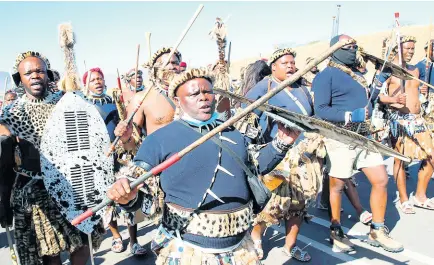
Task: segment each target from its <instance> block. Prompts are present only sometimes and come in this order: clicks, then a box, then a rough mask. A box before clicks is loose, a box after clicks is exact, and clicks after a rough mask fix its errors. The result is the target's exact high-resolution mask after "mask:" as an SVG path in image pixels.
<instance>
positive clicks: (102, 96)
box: [83, 67, 146, 255]
mask: <svg viewBox="0 0 434 265" xmlns="http://www.w3.org/2000/svg"><path fill="white" fill-rule="evenodd" d="M87 79H89V82H87ZM86 84H87V85H88V95H87V96H86V99H87V101H88V102H89V103H91V104H92V105H94V106H95V108H96V109H97V110H98V112H99V113H100V115H101V118H102V119H103V120H104V122H105V124H106V126H107V131H108V133H109V136H110V141H111V142H113V141H114V139H115V138H116V134H117V130H116V127H117V126H118V124H119V122H120V118H119V113H118V110H117V108H116V104H115V102H114V101H113V99H112V98H111V97H110V96H109V95H107V94H106V93H105V87H106V85H105V78H104V73H103V71H102V70H101V69H100V68H98V67H96V68H91V69H89V71H87V72H85V73H84V75H83V85H86ZM120 126H122V125H120ZM129 140H130V141H131V140H132V139H131V138H129V137H122V138H121V142H120V143H119V145H121V146H123V145H124V144H127V143H128V141H129ZM120 155H121V154H119V153H116V154H115V159H114V160H115V161H114V171H115V172H117V171H119V168H120V166H121V165H120V163H119V158H120V157H119V156H120ZM104 217H105V218H104V226H105V227H108V228H109V229H110V231H111V233H112V236H113V238H112V244H111V250H112V251H113V252H115V253H121V252H123V251H124V250H125V248H124V245H123V242H122V236H121V234H120V233H119V229H118V221H120V220H124V223H126V226H127V227H128V233H129V235H130V244H129V246H130V252H131V254H133V255H144V254H146V249H145V248H144V247H142V246H141V245H140V244H139V242H138V240H137V223H136V222H135V214H134V213H125V212H121V210H120V209H119V206H117V205H111V206H109V207H107V209H106V211H105V212H104Z"/></svg>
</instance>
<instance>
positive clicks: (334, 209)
mask: <svg viewBox="0 0 434 265" xmlns="http://www.w3.org/2000/svg"><path fill="white" fill-rule="evenodd" d="M329 178H330V208H331V223H332V224H334V225H337V224H340V223H341V204H342V190H343V189H344V186H345V181H344V180H342V179H338V178H334V177H332V176H330V177H329Z"/></svg>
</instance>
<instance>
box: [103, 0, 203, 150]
mask: <svg viewBox="0 0 434 265" xmlns="http://www.w3.org/2000/svg"><path fill="white" fill-rule="evenodd" d="M202 8H203V5H200V6H199V9H198V11H196V13H195V14H194V16H193V18H192V20H191V21H190V22H189V23H188V25H187V28H186V29H185V30H184V32H183V33H182V34H181V38H180V40H179V41H178V42H177V44H176V45H175V47H178V46H179V44H181V41H182V40H183V39H184V37H185V35H186V34H187V32H188V30H189V29H190V28H191V26H192V25H193V23H194V21H195V20H196V18H197V16H198V15H199V12H200V11H201V10H202ZM149 36H150V35H149ZM175 50H176V49H173V50H172V52H171V53H170V54H172V55H173V53H174V52H175ZM137 54H138V52H137ZM172 55H170V56H169V57H168V59H170V58H171V57H172ZM167 62H168V60H166V64H167ZM137 65H138V64H137ZM136 69H137V68H136ZM136 77H137V70H136ZM136 86H137V79H136ZM149 91H151V88H150V87H149V88H147V89H146V92H145V93H144V95H143V97H142V98H141V99H140V101H139V102H138V103H137V105H136V107H135V108H134V110H133V112H132V113H131V115H130V116H129V117H128V119H127V123H128V124H129V123H130V122H131V121H132V120H133V117H134V115H135V114H136V113H137V111H138V110H139V109H140V106H141V105H142V103H143V101H144V100H145V98H146V96H147V95H148V93H149ZM120 139H121V136H117V137H116V139H115V140H114V141H113V143H112V144H111V145H110V148H109V150H108V152H107V154H106V156H107V157H108V156H110V154H111V153H112V152H113V151H114V150H115V148H116V144H117V143H118V142H119V140H120Z"/></svg>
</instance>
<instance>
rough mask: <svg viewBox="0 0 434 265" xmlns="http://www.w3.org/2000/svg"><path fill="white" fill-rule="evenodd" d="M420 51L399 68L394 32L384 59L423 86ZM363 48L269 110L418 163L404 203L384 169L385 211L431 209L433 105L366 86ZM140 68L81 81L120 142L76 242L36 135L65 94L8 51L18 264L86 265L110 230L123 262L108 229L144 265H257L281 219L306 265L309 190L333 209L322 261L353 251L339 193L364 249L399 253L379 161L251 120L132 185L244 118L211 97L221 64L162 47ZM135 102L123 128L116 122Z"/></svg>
mask: <svg viewBox="0 0 434 265" xmlns="http://www.w3.org/2000/svg"><path fill="white" fill-rule="evenodd" d="M347 39H352V38H351V37H349V36H347V35H338V36H335V37H333V38H332V39H331V40H330V46H332V45H334V44H335V43H337V42H338V41H340V40H347ZM429 44H430V43H427V44H426V45H425V52H426V58H425V59H424V60H423V61H422V62H420V63H419V64H418V65H416V66H414V65H411V64H410V61H411V60H412V57H413V55H414V51H415V45H416V39H415V38H414V37H411V36H401V37H400V39H399V41H398V42H397V44H395V46H394V47H392V49H391V52H390V53H388V55H389V58H387V60H389V61H390V62H392V63H394V64H396V65H399V66H400V67H402V68H404V69H406V70H407V71H409V72H410V73H411V74H412V75H413V76H415V77H416V78H418V79H421V80H426V79H425V74H427V73H428V75H430V74H431V71H432V64H431V63H429V71H426V69H425V66H426V60H428V61H432V60H433V59H434V58H433V52H432V47H433V45H429ZM399 46H400V47H399ZM361 50H362V48H361V47H359V46H358V45H357V43H356V42H354V43H351V44H348V45H346V46H343V47H342V48H340V49H338V50H337V51H335V52H334V53H333V54H332V55H331V56H330V57H329V58H328V59H327V66H326V67H325V68H324V69H322V70H321V71H320V70H319V69H318V67H314V68H312V69H311V71H310V72H309V73H308V74H306V75H304V76H303V77H302V78H300V79H299V80H297V81H296V82H294V83H293V84H292V85H290V86H288V87H287V88H285V89H284V90H282V91H281V92H279V93H277V94H276V95H275V96H274V97H272V98H270V100H269V101H268V102H267V103H268V104H270V105H274V106H277V107H281V108H284V109H286V110H288V111H291V112H296V113H299V114H302V115H306V116H314V117H316V118H318V119H322V120H324V121H327V122H330V123H332V124H334V125H335V126H338V127H341V128H344V129H347V130H350V131H353V132H357V133H358V134H360V135H362V136H365V137H370V138H374V139H377V140H379V141H382V142H383V143H384V144H388V145H389V146H391V147H392V148H394V149H395V150H396V151H398V152H400V153H401V154H403V155H405V156H407V157H410V158H411V159H413V160H417V161H421V164H420V169H419V172H418V181H417V188H416V192H415V195H414V196H412V197H411V198H409V196H408V194H407V188H406V178H407V177H406V166H407V165H406V164H405V163H404V162H402V161H401V160H399V159H395V161H394V167H393V175H394V180H395V182H396V185H397V189H398V192H399V201H398V203H397V206H398V208H399V209H400V210H401V211H402V212H403V213H405V214H414V213H415V210H414V207H420V208H423V209H428V210H433V209H434V200H432V199H429V198H427V196H426V191H427V186H428V182H429V180H430V178H431V176H432V174H433V164H432V162H433V151H434V150H433V136H432V132H433V130H432V127H430V126H429V125H430V123H431V122H433V121H434V120H433V119H432V113H431V103H430V100H432V98H431V96H430V95H432V93H430V90H429V88H428V87H427V86H426V85H422V84H421V83H420V82H419V81H418V80H417V79H414V80H405V81H403V80H401V79H399V78H398V77H396V76H395V75H393V72H392V71H391V69H388V68H387V67H386V68H384V69H380V67H377V68H378V69H376V73H375V79H374V82H372V84H369V83H368V81H367V80H366V79H365V75H366V73H367V68H366V64H367V60H366V58H364V57H363V53H361V52H360V51H361ZM399 52H401V54H400V55H399ZM170 55H171V57H169V56H170ZM399 58H402V62H400V61H399ZM295 60H296V51H295V50H294V49H292V48H281V49H277V50H275V51H274V52H273V53H272V55H271V56H270V57H269V58H268V59H267V60H265V59H263V60H258V61H256V62H254V63H252V64H250V65H248V66H247V67H245V68H244V69H243V72H242V77H241V85H240V86H239V87H234V86H231V87H229V90H230V91H235V92H237V94H238V95H241V96H243V97H246V98H247V99H250V100H257V99H259V98H260V97H261V96H263V95H265V94H266V93H267V92H268V91H271V90H273V89H274V88H276V87H277V86H278V85H279V84H280V83H282V82H283V81H285V80H287V79H288V78H291V76H293V75H294V74H295V73H296V72H297V71H298V69H297V67H296V61H295ZM308 60H312V58H310V59H308ZM144 67H145V68H146V69H147V70H148V77H147V79H146V80H144V78H143V72H142V71H137V70H136V69H137V68H132V69H131V70H129V71H127V72H126V73H125V74H124V75H122V77H121V79H122V85H121V87H119V88H115V89H107V87H106V85H105V82H106V80H105V78H104V72H103V69H100V68H91V69H90V70H88V71H87V72H86V73H85V74H84V75H83V76H82V78H81V82H82V86H83V87H85V90H84V93H83V94H84V96H85V99H86V100H87V101H88V102H89V103H90V104H93V105H95V107H96V108H97V109H98V110H99V113H100V114H101V116H102V118H103V120H104V121H105V123H106V125H107V130H108V133H109V135H110V138H111V141H114V139H115V138H116V137H120V141H119V142H118V144H117V145H116V150H115V155H114V160H115V161H114V164H113V165H114V171H115V172H116V180H115V182H114V183H113V184H112V185H111V186H110V188H109V189H108V191H107V196H108V197H109V198H110V199H112V200H113V201H114V203H112V204H111V205H109V206H108V207H107V208H106V210H105V213H106V214H105V215H104V217H103V218H102V220H101V221H100V226H98V228H96V229H95V230H94V231H93V232H92V234H91V241H92V242H88V237H87V235H85V234H84V233H82V232H81V231H79V230H78V229H77V228H76V227H75V226H73V225H72V224H71V223H70V222H69V221H68V220H67V219H66V218H65V217H64V216H63V215H62V214H61V213H60V211H59V209H58V206H57V204H56V202H55V201H53V199H52V198H51V197H50V195H49V193H48V192H47V190H46V188H45V187H44V182H43V177H44V176H43V174H42V169H41V165H40V158H39V154H40V144H41V138H42V136H43V133H44V127H45V124H46V122H47V120H48V119H49V117H50V113H51V111H52V110H53V109H54V107H55V106H56V104H57V103H58V102H59V100H60V99H61V98H62V96H63V95H64V94H65V91H62V86H61V84H64V82H63V83H62V82H61V80H60V75H59V73H58V72H57V71H55V70H54V69H51V67H50V62H49V60H48V59H47V58H46V57H44V56H43V55H42V54H41V53H39V52H37V51H27V52H24V53H21V54H19V55H18V57H17V59H16V61H15V64H14V66H13V72H12V73H11V77H12V80H13V82H14V84H15V86H16V88H15V90H14V91H13V92H8V93H7V97H6V101H5V102H4V106H3V109H2V114H1V116H0V141H1V149H0V151H1V154H0V155H1V159H0V167H1V168H0V172H1V173H0V192H1V205H0V221H1V224H2V226H3V227H5V226H10V225H12V224H14V237H15V242H16V246H17V251H18V258H19V261H20V263H21V264H22V265H36V264H50V265H51V264H59V265H60V264H62V261H61V258H60V253H61V252H63V251H67V252H69V254H70V257H69V260H70V262H71V264H73V265H84V264H86V262H87V261H88V260H89V257H90V251H91V250H89V243H91V246H92V247H93V249H94V250H98V248H99V247H100V244H101V242H102V239H103V237H104V235H105V233H106V231H107V229H110V230H111V233H112V236H113V237H112V245H111V250H112V251H114V252H122V251H125V246H124V244H123V239H122V237H121V234H120V233H119V230H118V221H119V222H120V221H122V222H124V223H125V224H126V225H127V226H128V231H129V235H130V239H129V241H130V242H129V247H128V248H129V251H130V252H131V254H133V255H150V253H149V252H150V251H152V252H153V253H155V254H156V255H157V260H156V264H187V265H189V264H216V265H217V264H237V265H240V264H261V259H263V257H264V251H263V249H262V236H263V234H264V231H265V229H266V228H267V227H269V226H272V225H276V224H279V223H284V225H285V228H286V238H285V244H284V246H283V247H282V251H283V254H284V255H287V256H288V259H289V258H293V259H297V260H299V261H303V262H309V261H311V256H310V255H309V253H308V251H307V250H306V249H304V248H301V247H300V246H298V245H297V235H298V233H299V231H300V227H301V225H302V223H303V221H306V222H307V221H309V220H310V219H311V218H312V216H310V215H309V214H308V212H307V209H308V207H310V206H311V205H312V202H314V201H315V200H316V196H317V194H318V193H319V187H320V186H322V196H321V199H320V202H319V205H320V206H321V207H323V208H324V209H327V210H328V212H329V216H330V223H331V225H330V243H331V244H332V247H333V248H334V249H338V250H339V251H343V252H351V251H354V250H355V246H354V244H353V243H352V242H351V241H350V239H349V238H348V237H347V235H346V234H345V233H344V231H343V229H342V226H341V201H342V192H344V193H346V194H347V196H348V197H349V198H350V201H351V202H352V204H353V205H354V207H355V208H356V210H357V213H358V215H359V218H360V222H362V223H363V224H365V225H367V226H369V228H370V231H369V234H368V239H367V241H366V243H367V244H370V245H372V246H376V247H381V248H383V249H385V250H387V251H390V252H401V251H403V249H404V246H403V244H402V243H400V242H398V241H397V240H395V239H393V238H392V237H391V236H390V234H389V230H388V229H387V227H386V225H385V212H386V205H387V184H388V175H387V173H386V168H385V164H384V157H383V156H382V155H381V154H380V153H377V152H367V151H366V150H365V149H362V148H360V147H352V146H350V145H348V144H345V143H342V142H339V141H336V140H333V139H329V138H326V137H324V136H321V135H319V134H316V133H309V132H304V133H302V132H300V131H298V130H296V129H294V128H290V127H288V126H285V125H284V124H283V123H281V122H280V121H278V120H276V119H274V118H272V117H270V115H269V114H268V113H267V112H265V111H262V110H260V109H256V110H254V111H253V112H251V113H249V114H248V115H247V116H245V117H244V118H242V119H241V120H240V121H238V122H237V123H236V124H235V125H234V126H229V127H227V128H226V129H224V130H223V131H222V132H220V133H218V134H217V135H215V136H214V137H213V138H212V139H210V140H208V141H206V142H204V143H203V144H201V145H200V146H198V147H197V148H196V149H194V150H192V151H191V152H190V153H189V154H188V155H186V156H185V157H183V158H182V159H181V160H180V161H179V162H178V163H176V164H174V165H173V166H171V167H169V168H167V169H166V170H164V171H163V172H161V173H160V174H159V175H158V176H154V177H152V178H150V179H148V180H147V181H146V182H145V183H143V185H140V186H139V187H136V188H131V187H130V183H131V179H132V178H136V177H138V176H140V175H141V174H143V173H144V172H149V171H150V170H151V169H152V168H154V167H155V166H157V165H159V164H160V163H162V162H164V161H165V160H166V159H167V158H169V157H171V156H172V155H174V154H176V153H177V152H179V151H180V150H182V149H183V148H185V147H186V146H187V145H189V144H191V143H193V142H194V141H196V140H197V139H199V138H200V137H201V136H202V135H204V134H206V133H208V132H210V131H211V130H213V129H214V128H216V127H217V126H219V125H220V124H222V123H223V122H225V121H226V120H228V119H229V118H230V117H232V116H234V115H236V114H237V113H238V112H239V111H242V110H243V109H244V108H246V107H247V106H248V105H247V104H246V103H245V102H244V103H240V102H236V101H235V100H233V99H231V98H227V97H225V96H222V95H220V94H218V93H215V92H214V90H213V89H214V88H222V87H219V86H217V84H219V82H220V81H221V80H218V78H216V77H217V76H219V75H220V76H221V74H222V73H223V74H225V73H227V72H228V64H227V61H225V60H224V59H223V60H222V58H219V60H218V61H217V63H215V64H214V65H211V66H210V67H204V68H186V65H185V63H183V62H182V55H181V53H180V52H179V51H173V50H172V48H161V49H159V50H158V51H157V52H155V53H154V54H153V55H152V57H151V58H150V59H149V61H148V62H147V63H146V64H145V66H144ZM432 79H433V78H432V77H431V76H428V79H427V80H428V83H429V84H434V82H433V80H432ZM220 83H221V82H220ZM17 95H18V96H17ZM143 98H144V100H143ZM139 103H140V107H139V108H138V110H137V112H136V113H135V115H134V117H133V120H132V122H131V123H127V122H126V120H127V117H129V116H130V115H131V113H133V112H134V111H135V110H136V107H137V106H138V104H139ZM375 111H378V112H379V111H381V113H382V116H381V119H382V120H383V121H384V126H383V128H380V130H378V128H377V130H374V129H373V127H374V126H373V119H371V117H372V115H373V112H374V113H375ZM89 126H92V124H90V125H89ZM375 134H377V135H375ZM53 141H56V139H53ZM357 171H362V172H363V173H364V175H365V176H366V177H367V179H368V180H369V182H370V183H371V185H372V188H371V194H370V209H371V211H372V214H371V213H370V212H369V211H367V210H365V209H364V208H363V207H362V206H361V204H360V201H359V198H358V195H357V190H356V185H355V180H354V178H353V176H354V174H355V173H356V172H357ZM252 174H253V175H254V177H257V178H259V179H260V181H261V183H263V184H264V186H266V187H267V189H269V190H270V191H271V196H270V198H269V200H268V203H266V205H262V206H261V205H258V204H257V203H255V200H254V196H253V193H252V189H251V187H250V185H251V184H250V182H249V181H247V179H248V178H249V177H251V175H252ZM318 183H319V184H320V185H318ZM138 215H142V216H144V217H145V218H148V219H152V220H156V223H157V224H158V225H157V227H158V228H157V232H156V235H155V236H154V238H153V240H152V241H151V244H150V251H149V250H147V249H146V248H145V247H144V246H142V245H140V244H139V242H138V241H137V222H138V220H139V218H138ZM137 262H138V263H140V261H137Z"/></svg>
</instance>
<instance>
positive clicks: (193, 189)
mask: <svg viewBox="0 0 434 265" xmlns="http://www.w3.org/2000/svg"><path fill="white" fill-rule="evenodd" d="M188 126H192V125H187V126H186V125H185V124H182V123H181V122H179V121H173V122H171V123H170V124H168V125H166V126H165V127H163V128H161V129H159V130H157V131H155V132H154V133H153V134H151V135H149V136H148V137H146V138H145V140H144V141H143V143H142V145H141V146H140V149H139V151H138V153H137V155H136V156H135V158H134V162H135V164H136V165H138V166H140V167H142V168H144V169H145V170H150V169H151V168H153V167H155V166H157V165H158V164H160V163H162V162H163V161H165V160H166V159H168V158H169V157H170V156H172V155H174V154H176V153H177V152H179V151H181V150H182V149H183V148H185V147H186V146H188V145H189V144H191V143H193V142H194V141H196V140H197V139H199V138H200V137H201V136H202V135H201V134H199V133H198V132H197V131H194V130H192V128H189V127H188ZM222 136H224V137H226V138H228V139H230V140H232V141H233V142H235V143H236V144H233V143H231V142H229V141H226V140H222V142H223V144H224V145H226V146H228V148H230V149H231V150H232V151H233V152H234V153H235V154H237V156H238V157H239V158H240V159H241V161H243V162H244V163H245V164H246V165H247V164H248V163H249V158H248V153H247V145H248V143H249V139H248V138H247V137H246V138H245V137H244V136H243V135H242V134H241V133H240V132H238V131H237V130H235V129H234V128H232V127H230V128H227V129H225V130H224V131H223V132H222ZM219 149H220V148H219V146H218V145H216V144H215V143H214V142H213V141H211V140H208V141H206V142H205V143H203V144H201V145H200V146H198V147H197V148H196V149H194V150H192V151H191V152H190V153H188V154H187V155H185V156H184V157H183V158H182V159H181V160H180V161H179V162H177V163H175V164H174V165H172V166H171V167H169V168H167V169H166V170H164V171H163V172H162V173H161V174H160V184H161V188H162V190H163V192H164V194H165V198H164V201H165V202H166V203H174V204H176V205H179V206H181V207H184V208H190V209H195V208H196V207H197V206H198V203H199V202H201V200H202V197H203V194H204V193H205V192H206V190H207V189H208V187H209V185H210V183H211V179H212V178H213V176H214V171H215V169H216V167H217V165H218V161H219ZM284 155H285V153H281V152H279V151H278V150H276V149H275V148H274V147H273V146H272V144H269V145H267V146H266V147H264V148H263V149H261V151H260V155H259V157H258V158H257V160H258V163H259V173H260V174H263V175H264V174H267V173H268V172H270V171H271V170H272V169H274V167H276V165H277V164H278V163H280V161H281V160H282V159H283V157H284ZM220 165H221V166H222V167H223V168H225V169H226V170H227V171H229V172H230V173H232V175H233V176H231V175H228V174H227V173H225V172H224V171H222V170H218V171H217V175H216V180H215V182H214V184H213V186H212V188H211V191H213V192H214V193H215V194H216V195H217V196H218V197H219V198H220V199H222V200H223V201H224V202H225V203H221V202H219V201H218V200H216V199H214V198H213V197H212V196H207V199H206V200H205V203H204V204H203V206H202V207H201V210H205V211H206V210H214V211H219V210H234V209H237V208H239V207H242V206H243V205H245V204H247V203H248V202H249V201H250V199H251V192H250V189H249V186H248V183H247V175H246V173H245V172H244V170H243V169H242V167H241V166H240V165H239V164H238V163H237V162H236V161H235V160H234V158H232V157H231V155H230V154H229V153H227V152H226V151H224V150H222V156H221V162H220ZM139 196H141V197H139V199H138V200H137V202H136V204H134V205H130V208H129V210H135V209H137V208H139V207H140V206H139V207H137V205H138V204H139V205H140V204H141V203H142V200H143V194H139ZM127 210H128V208H127ZM243 236H244V234H242V235H237V236H232V237H225V238H207V237H203V236H199V235H192V234H185V235H184V236H183V238H184V240H186V241H189V242H190V243H193V244H196V245H199V246H201V247H205V248H226V247H230V246H233V245H235V244H236V243H238V242H240V240H242V238H243Z"/></svg>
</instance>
